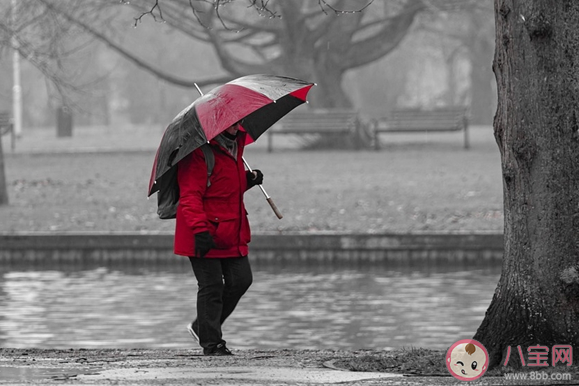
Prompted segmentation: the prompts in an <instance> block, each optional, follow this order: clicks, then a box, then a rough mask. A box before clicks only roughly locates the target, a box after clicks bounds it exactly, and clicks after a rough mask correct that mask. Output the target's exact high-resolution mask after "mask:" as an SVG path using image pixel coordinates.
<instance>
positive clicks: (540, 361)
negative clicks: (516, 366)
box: [503, 344, 573, 367]
mask: <svg viewBox="0 0 579 386" xmlns="http://www.w3.org/2000/svg"><path fill="white" fill-rule="evenodd" d="M517 351H518V352H519V359H520V360H521V365H523V366H529V367H547V366H549V347H547V346H541V345H539V344H538V345H536V346H529V347H528V348H527V353H528V354H527V361H525V356H524V355H523V349H521V346H517ZM510 358H511V346H509V347H508V348H507V355H506V357H505V362H504V363H503V366H506V365H507V364H508V363H509V359H510ZM550 359H551V361H550V364H551V365H552V366H556V365H557V364H558V363H561V364H566V365H567V366H571V365H572V364H573V346H571V345H570V344H556V345H554V346H553V347H552V348H551V358H550Z"/></svg>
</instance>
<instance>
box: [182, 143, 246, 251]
mask: <svg viewBox="0 0 579 386" xmlns="http://www.w3.org/2000/svg"><path fill="white" fill-rule="evenodd" d="M245 136H246V134H245V133H243V132H239V133H238V136H237V145H238V150H237V159H234V158H233V156H232V155H231V154H230V153H229V152H227V150H226V149H224V148H223V147H221V146H220V145H219V144H218V143H217V142H216V141H211V148H212V150H213V153H214V155H215V166H214V168H213V172H212V173H211V177H210V182H211V184H210V186H209V187H208V186H207V165H206V163H205V158H204V156H203V151H202V150H201V149H196V150H195V151H193V152H192V153H191V154H189V155H188V156H187V157H185V158H183V159H182V160H181V161H179V163H178V166H177V180H178V183H179V191H180V192H179V206H178V207H177V218H176V224H175V244H174V252H175V254H177V255H182V256H195V234H196V233H199V232H204V231H209V233H210V234H211V236H212V237H213V240H214V241H215V244H216V246H215V248H214V249H211V250H210V251H209V252H208V253H207V255H206V256H205V257H206V258H227V257H240V256H247V254H248V247H247V244H248V243H249V241H250V240H251V232H250V229H249V221H248V219H247V211H246V210H245V205H244V203H243V194H244V193H245V191H246V190H247V180H246V171H245V168H244V165H243V160H242V159H241V157H242V156H243V149H244V145H245Z"/></svg>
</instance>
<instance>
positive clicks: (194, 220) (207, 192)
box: [174, 123, 263, 355]
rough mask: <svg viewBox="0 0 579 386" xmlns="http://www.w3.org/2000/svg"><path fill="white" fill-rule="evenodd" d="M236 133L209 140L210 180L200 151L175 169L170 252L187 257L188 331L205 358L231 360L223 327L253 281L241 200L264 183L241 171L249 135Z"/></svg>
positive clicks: (257, 174) (231, 131) (256, 175)
mask: <svg viewBox="0 0 579 386" xmlns="http://www.w3.org/2000/svg"><path fill="white" fill-rule="evenodd" d="M239 129H240V125H239V123H235V124H234V125H232V126H230V127H229V128H227V129H226V130H225V131H224V132H222V133H221V134H219V135H218V136H217V137H215V138H214V139H213V140H211V141H210V143H209V146H210V148H211V150H212V152H213V155H214V161H215V162H214V166H213V170H212V172H211V173H210V174H211V175H210V176H208V172H207V170H208V169H207V166H206V161H205V156H204V153H203V151H202V150H201V149H196V150H195V151H193V152H192V153H191V154H189V155H188V156H187V157H185V158H183V160H181V161H180V162H179V164H178V169H177V181H178V185H179V191H180V197H179V205H178V207H177V214H176V225H175V243H174V253H175V254H177V255H181V256H187V257H189V260H190V261H191V266H192V268H193V272H194V274H195V277H196V279H197V285H198V291H197V318H196V319H195V320H193V321H192V322H191V323H190V324H189V325H188V326H187V330H188V331H189V333H190V334H191V335H192V336H193V337H194V338H195V339H196V340H197V341H198V342H199V344H200V346H201V347H202V348H203V354H204V355H232V353H231V351H230V350H229V349H228V348H227V346H226V341H225V340H224V339H223V334H222V329H221V327H222V325H223V323H224V322H225V320H226V319H227V318H228V317H229V315H231V313H232V312H233V310H234V309H235V307H236V306H237V303H238V302H239V300H240V299H241V297H242V296H243V295H244V294H245V292H246V291H247V289H248V288H249V287H250V285H251V283H252V281H253V276H252V272H251V267H250V264H249V259H248V251H249V250H248V243H249V242H250V240H251V231H250V227H249V221H248V218H247V212H246V210H245V205H244V201H243V195H244V193H245V191H247V190H248V189H250V188H252V187H253V186H255V185H258V184H261V183H262V182H263V174H262V173H261V171H259V170H253V172H249V171H246V170H245V167H244V165H243V160H242V156H243V150H244V146H245V141H246V135H247V134H246V133H245V132H244V131H243V130H239Z"/></svg>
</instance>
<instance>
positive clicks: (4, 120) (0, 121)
mask: <svg viewBox="0 0 579 386" xmlns="http://www.w3.org/2000/svg"><path fill="white" fill-rule="evenodd" d="M5 134H10V149H12V151H14V147H15V145H16V135H15V134H14V124H13V123H12V119H11V118H10V113H7V112H0V136H3V135H5ZM0 143H1V142H0Z"/></svg>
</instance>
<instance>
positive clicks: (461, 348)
mask: <svg viewBox="0 0 579 386" xmlns="http://www.w3.org/2000/svg"><path fill="white" fill-rule="evenodd" d="M488 363H489V354H488V352H487V349H486V348H485V347H484V346H483V345H482V344H480V343H479V342H477V341H476V340H474V339H462V340H459V341H458V342H456V343H455V344H453V345H452V346H451V347H450V348H449V349H448V351H447V352H446V368H447V369H448V371H449V372H450V374H451V375H452V376H453V377H455V378H456V379H459V380H461V381H474V380H475V379H479V378H480V377H482V376H483V374H484V373H485V372H486V371H487V368H488Z"/></svg>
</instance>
